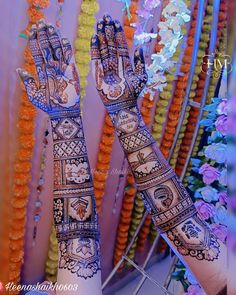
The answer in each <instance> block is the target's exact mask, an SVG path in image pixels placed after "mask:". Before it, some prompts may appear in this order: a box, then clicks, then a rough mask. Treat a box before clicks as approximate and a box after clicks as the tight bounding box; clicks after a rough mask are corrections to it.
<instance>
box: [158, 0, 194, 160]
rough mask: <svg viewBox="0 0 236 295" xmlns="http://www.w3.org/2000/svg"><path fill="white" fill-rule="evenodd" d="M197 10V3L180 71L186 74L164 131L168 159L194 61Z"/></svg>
mask: <svg viewBox="0 0 236 295" xmlns="http://www.w3.org/2000/svg"><path fill="white" fill-rule="evenodd" d="M197 9H198V4H197V3H196V6H195V9H194V11H193V13H192V22H191V26H190V30H189V33H188V38H187V47H186V48H185V50H184V58H183V60H182V64H181V69H180V71H181V72H183V73H184V74H183V75H182V74H181V75H178V76H177V80H176V88H175V91H174V93H173V98H172V101H171V105H170V107H169V110H168V114H167V117H166V123H165V129H164V131H163V137H162V139H161V144H160V149H161V152H162V154H163V155H164V157H165V158H168V156H169V152H170V148H171V146H172V144H173V140H174V136H175V130H176V126H177V124H178V120H179V116H180V112H181V106H182V103H183V98H184V95H185V91H186V87H187V80H188V76H189V74H188V71H187V69H189V68H190V64H191V59H192V51H193V45H194V35H195V31H196V19H197Z"/></svg>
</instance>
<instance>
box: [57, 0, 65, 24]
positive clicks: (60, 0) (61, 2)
mask: <svg viewBox="0 0 236 295" xmlns="http://www.w3.org/2000/svg"><path fill="white" fill-rule="evenodd" d="M64 3H65V0H57V4H58V10H57V18H56V26H57V27H58V28H59V29H60V28H61V22H62V15H63V6H64Z"/></svg>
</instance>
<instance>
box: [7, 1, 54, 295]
mask: <svg viewBox="0 0 236 295" xmlns="http://www.w3.org/2000/svg"><path fill="white" fill-rule="evenodd" d="M28 3H29V8H28V17H29V24H28V26H27V28H26V30H25V32H24V34H25V35H27V36H28V34H29V29H30V27H31V25H32V24H33V23H36V22H37V21H39V20H40V19H42V18H44V14H43V12H42V9H44V8H46V7H48V5H49V0H28ZM24 61H25V65H24V68H25V69H26V70H27V71H28V72H30V73H34V74H35V75H36V70H35V66H34V61H33V58H32V56H31V53H30V50H29V48H28V46H27V47H26V49H25V51H24ZM35 115H36V110H35V108H34V107H33V106H32V104H31V103H30V102H29V101H28V97H27V94H26V92H25V89H24V87H22V95H21V98H20V106H19V119H18V122H17V128H18V133H19V147H18V150H17V152H16V159H15V164H14V177H13V186H14V187H13V197H12V200H11V207H12V218H11V224H10V232H9V247H10V255H9V260H10V261H9V269H10V271H9V281H11V282H13V283H15V284H16V285H17V284H18V283H19V281H20V273H21V266H22V264H23V261H24V235H25V225H26V208H27V202H28V197H29V193H30V189H29V182H30V178H31V176H30V169H31V162H30V161H31V158H32V153H33V146H34V135H33V134H34V126H35V125H34V119H35ZM18 293H19V292H18V291H16V292H15V293H14V294H18Z"/></svg>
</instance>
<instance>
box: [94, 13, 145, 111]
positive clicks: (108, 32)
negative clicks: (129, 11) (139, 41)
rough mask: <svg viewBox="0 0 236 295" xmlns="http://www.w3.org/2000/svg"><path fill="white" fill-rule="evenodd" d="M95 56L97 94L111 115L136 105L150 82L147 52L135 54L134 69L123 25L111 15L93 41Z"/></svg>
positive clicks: (98, 30) (103, 20)
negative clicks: (128, 106)
mask: <svg viewBox="0 0 236 295" xmlns="http://www.w3.org/2000/svg"><path fill="white" fill-rule="evenodd" d="M91 55H92V63H93V73H94V76H95V80H96V86H97V90H98V92H99V94H100V96H101V99H102V101H103V103H104V104H105V106H106V108H107V110H108V112H109V110H111V111H112V110H113V109H114V108H116V107H120V108H122V107H124V106H126V105H134V104H136V100H137V98H138V96H139V94H140V93H141V91H142V89H143V88H144V86H145V84H146V82H147V74H146V71H145V61H144V56H143V51H142V49H141V48H140V49H137V50H136V51H135V53H134V69H133V66H132V64H131V61H130V57H129V51H128V46H127V42H126V37H125V34H124V31H123V29H122V26H121V24H120V22H119V21H117V20H115V21H113V20H112V18H111V17H110V16H109V15H105V16H104V17H103V19H101V20H100V21H98V24H97V35H94V36H93V37H92V40H91ZM115 106H116V107H115Z"/></svg>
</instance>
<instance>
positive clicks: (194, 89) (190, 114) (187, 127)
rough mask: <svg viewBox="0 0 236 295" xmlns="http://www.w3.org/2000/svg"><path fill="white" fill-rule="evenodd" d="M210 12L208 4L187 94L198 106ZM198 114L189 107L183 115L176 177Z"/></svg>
mask: <svg viewBox="0 0 236 295" xmlns="http://www.w3.org/2000/svg"><path fill="white" fill-rule="evenodd" d="M212 11H213V7H212V4H210V3H209V4H208V5H207V7H206V18H204V20H203V26H202V34H201V37H200V42H199V50H198V57H197V62H196V67H195V72H194V76H195V80H194V81H193V83H192V85H191V90H190V93H189V98H190V99H191V100H192V101H193V102H195V103H198V104H200V103H201V100H202V96H203V91H204V85H205V78H206V71H202V70H201V65H204V64H205V63H206V61H207V60H206V59H207V57H206V55H207V53H208V47H209V40H210V32H211V22H212ZM208 16H209V17H208ZM199 71H200V73H199ZM198 114H199V107H194V106H189V108H188V111H187V112H186V114H185V120H184V122H183V124H182V126H181V130H180V134H179V138H178V140H177V144H176V147H175V150H174V155H177V157H176V158H175V161H176V165H175V172H176V174H177V175H180V174H181V173H182V170H183V167H184V164H185V162H186V157H187V155H188V151H189V148H190V145H191V142H192V137H193V133H194V130H195V128H196V124H197V119H198ZM175 161H173V162H172V165H174V164H175Z"/></svg>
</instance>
